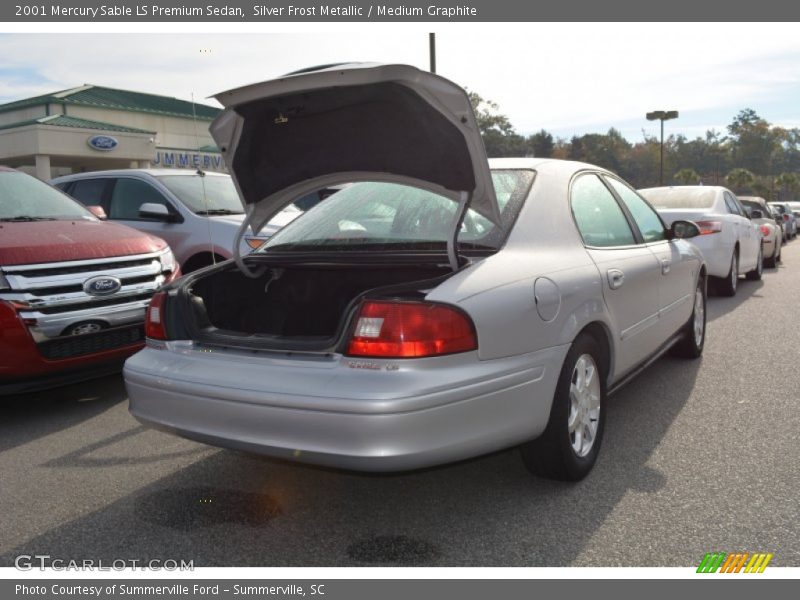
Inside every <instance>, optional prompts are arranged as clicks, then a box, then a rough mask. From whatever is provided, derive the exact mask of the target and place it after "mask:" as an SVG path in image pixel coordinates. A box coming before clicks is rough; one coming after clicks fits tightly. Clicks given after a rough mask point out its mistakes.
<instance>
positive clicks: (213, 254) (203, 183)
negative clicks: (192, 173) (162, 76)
mask: <svg viewBox="0 0 800 600" xmlns="http://www.w3.org/2000/svg"><path fill="white" fill-rule="evenodd" d="M192 125H193V126H194V144H195V146H196V147H197V150H198V151H199V150H200V136H199V135H198V133H197V110H196V109H195V105H194V92H192ZM197 175H199V176H200V187H201V188H202V194H203V206H204V207H205V209H206V225H208V250H209V252H211V264H212V265H216V264H217V254H216V252H214V239H213V237H212V235H211V219H210V218H209V210H210V209H209V206H208V196H207V195H206V174H205V172H204V171H203V170H202V169H200V168H198V169H197Z"/></svg>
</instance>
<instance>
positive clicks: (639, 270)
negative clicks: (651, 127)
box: [570, 172, 661, 377]
mask: <svg viewBox="0 0 800 600" xmlns="http://www.w3.org/2000/svg"><path fill="white" fill-rule="evenodd" d="M570 203H571V208H572V214H573V216H574V219H575V224H576V225H577V227H578V230H579V232H580V234H581V236H582V238H583V241H584V245H585V247H586V251H587V252H588V254H589V256H590V257H591V258H592V260H593V261H594V263H595V265H596V266H597V269H598V271H599V272H600V278H601V280H602V285H603V298H604V300H605V303H606V306H607V307H608V311H609V314H610V316H611V319H612V320H613V329H614V331H613V332H612V334H613V335H614V338H615V345H616V346H617V349H618V352H617V360H616V365H615V367H616V368H615V377H616V376H619V375H622V374H624V373H625V372H627V371H630V370H631V369H632V368H633V367H635V366H636V365H637V364H639V363H640V362H642V361H643V360H644V359H646V358H647V357H648V356H649V355H650V354H652V353H653V352H654V351H655V350H656V349H657V348H658V346H659V345H660V343H661V342H660V341H659V339H658V336H657V334H654V331H655V329H656V328H655V326H656V324H657V323H658V306H659V305H658V284H659V278H660V276H661V268H660V266H659V263H658V260H657V258H656V256H655V254H653V252H652V251H651V250H650V248H648V247H647V245H646V244H644V243H643V241H642V239H641V237H640V236H639V235H638V232H636V233H635V232H634V228H633V227H632V225H631V221H630V220H629V217H628V216H627V215H626V214H625V212H624V211H623V209H622V207H621V206H620V204H619V203H618V201H617V199H616V197H615V196H614V195H613V194H612V193H611V191H610V190H609V188H608V187H607V186H606V184H605V183H604V182H603V181H602V180H601V179H600V176H599V175H598V174H596V173H589V172H587V173H583V174H581V175H579V176H578V177H576V178H575V179H574V180H573V182H572V186H571V190H570Z"/></svg>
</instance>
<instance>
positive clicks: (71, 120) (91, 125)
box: [0, 115, 156, 135]
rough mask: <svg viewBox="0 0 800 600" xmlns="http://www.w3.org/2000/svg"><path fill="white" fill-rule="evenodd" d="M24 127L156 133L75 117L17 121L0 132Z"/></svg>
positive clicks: (52, 116) (1, 126)
mask: <svg viewBox="0 0 800 600" xmlns="http://www.w3.org/2000/svg"><path fill="white" fill-rule="evenodd" d="M26 125H50V126H53V127H75V128H81V129H99V130H101V131H116V132H119V133H147V134H150V135H154V134H155V133H156V132H155V131H147V130H146V129H137V128H136V127H124V126H122V125H115V124H114V123H103V122H102V121H90V120H89V119H79V118H77V117H69V116H67V115H50V116H49V117H39V118H38V119H28V120H27V121H19V122H17V123H9V124H7V125H0V130H2V129H16V128H17V127H25V126H26Z"/></svg>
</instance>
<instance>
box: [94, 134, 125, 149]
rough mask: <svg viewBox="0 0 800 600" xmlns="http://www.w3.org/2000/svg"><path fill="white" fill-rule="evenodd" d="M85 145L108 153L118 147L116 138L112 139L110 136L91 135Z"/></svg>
mask: <svg viewBox="0 0 800 600" xmlns="http://www.w3.org/2000/svg"><path fill="white" fill-rule="evenodd" d="M86 143H87V144H89V146H90V147H92V148H94V149H95V150H100V151H102V152H108V151H109V150H113V149H114V148H116V147H117V146H119V142H118V141H117V138H113V137H111V136H110V135H93V136H92V137H90V138H89V139H88V140H87V141H86Z"/></svg>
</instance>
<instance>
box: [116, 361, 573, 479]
mask: <svg viewBox="0 0 800 600" xmlns="http://www.w3.org/2000/svg"><path fill="white" fill-rule="evenodd" d="M567 350H568V346H560V347H556V348H549V349H546V350H542V351H539V352H535V353H532V354H528V355H525V356H521V357H519V356H518V357H510V358H506V359H499V360H493V361H478V360H477V357H476V356H475V355H474V353H466V354H463V355H453V356H449V357H441V358H436V359H424V360H423V361H419V360H414V361H396V360H395V361H381V362H382V363H385V365H384V364H382V365H381V366H382V367H384V368H382V369H381V370H371V369H369V368H367V369H365V368H364V367H356V368H354V367H352V366H351V364H352V363H353V361H352V359H348V358H345V357H341V356H337V357H334V358H333V359H331V360H329V361H328V363H327V364H325V365H324V366H319V365H315V366H311V367H309V366H306V367H304V366H303V365H302V364H298V361H292V360H288V359H287V360H284V361H266V360H265V361H262V360H253V359H244V358H242V357H236V358H235V360H230V359H228V358H224V357H220V356H203V355H197V354H196V353H194V352H189V353H187V354H183V355H181V354H179V353H175V352H170V351H168V350H157V349H153V348H145V350H143V351H142V352H140V353H138V354H137V355H135V356H133V357H132V358H131V359H129V360H128V361H127V363H126V364H125V370H124V374H125V383H126V386H127V389H128V394H129V397H130V412H131V414H132V415H133V416H134V417H136V418H137V419H139V420H140V421H141V422H143V423H145V424H148V425H151V426H153V427H156V428H158V429H162V430H166V431H169V432H172V433H175V434H177V435H180V436H183V437H187V438H190V439H194V440H197V441H201V442H205V443H209V444H213V445H217V446H222V447H228V448H234V449H240V450H245V451H250V452H256V453H259V454H266V455H270V456H275V457H280V458H287V459H291V460H298V461H302V462H309V463H314V464H321V465H327V466H332V467H338V468H346V469H354V470H364V471H401V470H408V469H415V468H420V467H427V466H431V465H436V464H442V463H447V462H452V461H456V460H461V459H465V458H469V457H472V456H477V455H480V454H485V453H487V452H491V451H494V450H499V449H502V448H507V447H509V446H513V445H516V444H518V443H521V442H523V441H526V440H528V439H532V438H534V437H536V436H537V435H539V434H540V433H541V432H542V431H543V429H544V427H545V426H546V424H547V419H548V418H549V415H550V406H551V404H552V398H553V393H554V390H555V385H556V381H557V378H558V374H559V372H560V369H561V364H562V362H563V359H564V356H565V355H566V352H567ZM212 359H214V360H212ZM432 362H433V364H431V363H432ZM356 363H362V364H363V361H356ZM421 363H424V364H421ZM212 365H213V368H212ZM387 365H397V369H396V370H395V369H394V366H392V367H390V368H389V370H387V369H386V368H385V367H386V366H387ZM203 372H205V373H212V374H213V383H212V382H211V381H210V380H209V379H208V378H205V379H204V378H203V377H202V375H201V374H202V373H203Z"/></svg>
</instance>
